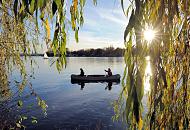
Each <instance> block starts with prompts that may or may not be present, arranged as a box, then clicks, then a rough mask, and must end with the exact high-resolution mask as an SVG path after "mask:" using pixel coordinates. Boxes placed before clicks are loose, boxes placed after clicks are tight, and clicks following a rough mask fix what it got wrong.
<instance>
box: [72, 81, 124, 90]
mask: <svg viewBox="0 0 190 130" xmlns="http://www.w3.org/2000/svg"><path fill="white" fill-rule="evenodd" d="M71 83H72V84H78V85H79V86H80V87H81V88H80V90H84V87H85V84H93V83H100V84H106V87H105V90H109V91H111V90H112V87H113V85H118V84H120V81H118V82H72V81H71Z"/></svg>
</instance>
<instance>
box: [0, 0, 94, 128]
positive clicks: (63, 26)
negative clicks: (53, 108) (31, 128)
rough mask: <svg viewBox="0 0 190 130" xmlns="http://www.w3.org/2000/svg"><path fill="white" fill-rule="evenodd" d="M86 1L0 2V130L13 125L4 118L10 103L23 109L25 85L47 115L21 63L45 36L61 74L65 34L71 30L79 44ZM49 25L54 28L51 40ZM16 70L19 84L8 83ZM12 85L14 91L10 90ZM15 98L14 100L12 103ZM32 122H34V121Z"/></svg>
mask: <svg viewBox="0 0 190 130" xmlns="http://www.w3.org/2000/svg"><path fill="white" fill-rule="evenodd" d="M85 1H86V0H72V1H66V0H0V113H1V114H0V128H5V129H6V128H7V127H11V126H12V123H10V122H9V119H8V117H6V116H8V115H7V114H6V113H7V112H10V109H9V110H7V108H10V102H11V103H12V104H17V107H19V108H20V107H22V105H23V102H22V100H20V99H19V97H20V94H21V93H22V91H23V90H24V89H25V86H28V87H30V88H31V95H34V96H35V97H37V102H38V105H39V106H40V107H41V108H42V110H43V112H44V113H45V112H46V107H47V106H46V103H45V101H44V100H42V99H41V98H40V97H39V96H38V95H37V94H36V93H35V92H34V90H33V89H32V86H31V83H30V82H29V81H30V77H31V76H30V75H29V74H28V73H26V69H25V64H24V60H25V59H26V58H28V55H30V54H31V50H35V48H36V44H37V42H36V41H38V37H44V41H45V43H46V45H47V47H48V48H50V49H52V50H53V52H54V54H55V55H56V53H59V54H60V57H58V58H57V60H56V67H57V69H58V70H59V71H60V70H61V69H62V68H63V67H64V66H65V65H66V43H67V32H68V30H69V29H70V28H71V30H72V31H73V32H74V34H75V39H76V41H77V42H78V31H79V28H80V27H81V26H82V25H83V23H84V18H83V8H84V6H85ZM93 3H94V4H95V5H96V0H93ZM68 16H70V18H68ZM50 22H52V23H53V25H54V26H55V27H54V28H55V29H54V30H53V31H54V37H53V40H52V41H51V39H50V33H51V31H50ZM42 28H44V30H45V35H44V34H41V32H40V30H41V29H42ZM40 35H42V36H40ZM33 41H34V42H33ZM20 54H23V55H24V56H25V58H22V57H21V56H20ZM31 64H33V61H32V60H31ZM15 68H17V69H18V70H19V71H20V75H21V78H22V80H21V81H9V79H10V77H9V75H10V74H11V72H12V71H13V70H14V69H15ZM10 84H11V85H12V86H10ZM14 86H15V87H16V88H17V90H18V91H17V92H15V91H13V90H12V88H13V87H14ZM14 89H15V88H14ZM15 98H16V99H17V100H14V99H15ZM14 106H15V105H13V106H11V107H14ZM6 107H7V108H6ZM16 116H17V117H18V115H16ZM17 117H16V118H15V120H16V121H17ZM24 119H26V117H21V118H20V117H19V121H17V122H16V121H15V124H16V125H17V127H21V122H22V120H24ZM11 120H13V119H11ZM33 122H36V119H35V118H33ZM13 127H14V122H13Z"/></svg>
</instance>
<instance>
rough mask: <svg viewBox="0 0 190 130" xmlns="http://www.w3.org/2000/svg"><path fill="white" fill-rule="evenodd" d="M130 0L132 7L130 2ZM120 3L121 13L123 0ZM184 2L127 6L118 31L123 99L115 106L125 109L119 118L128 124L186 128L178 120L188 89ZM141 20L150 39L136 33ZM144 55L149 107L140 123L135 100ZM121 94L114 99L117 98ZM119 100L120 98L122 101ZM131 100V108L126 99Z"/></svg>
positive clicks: (181, 118) (138, 97) (186, 112)
mask: <svg viewBox="0 0 190 130" xmlns="http://www.w3.org/2000/svg"><path fill="white" fill-rule="evenodd" d="M133 2H135V4H134V5H135V7H134V5H132V4H133ZM121 5H122V9H123V12H124V13H125V8H124V1H123V0H121ZM188 7H190V2H189V1H180V0H168V1H165V0H160V1H154V0H149V1H141V0H135V1H132V3H131V5H130V6H129V8H130V10H132V12H131V16H130V19H129V23H128V25H127V27H126V29H125V32H124V41H125V46H126V52H125V63H126V69H125V72H124V78H123V81H122V85H123V91H122V93H121V95H123V97H124V98H126V99H125V100H124V101H122V100H119V101H120V103H118V106H117V108H121V109H120V111H123V112H125V113H127V114H124V115H123V116H124V117H123V118H126V122H128V121H129V120H128V119H130V122H132V126H131V128H133V129H136V128H138V129H142V128H144V129H175V128H177V129H184V127H185V129H189V127H190V126H189V124H187V123H184V122H186V120H188V122H189V119H190V117H189V113H190V109H188V107H189V102H188V103H187V99H188V98H187V97H189V96H187V95H189V94H190V90H189V89H188V87H189V79H188V78H187V77H189V76H190V59H189V57H190V45H189V42H190V41H189V35H188V34H187V32H188V30H189V29H190V26H189V23H190V22H189V21H190V20H188V17H189V15H190V10H189V9H188ZM131 8H132V9H131ZM128 10H129V9H128ZM128 12H129V11H128ZM147 25H148V26H151V27H153V29H155V31H156V32H157V36H156V39H155V40H153V41H152V43H151V44H150V45H147V43H146V42H144V40H143V39H142V38H143V37H142V33H143V32H142V30H143V29H144V28H146V26H147ZM185 46H186V47H185ZM187 50H188V51H187ZM147 55H149V56H150V61H151V69H152V73H153V74H152V76H151V78H150V86H151V92H150V95H148V96H149V97H148V98H149V107H150V109H149V112H148V116H147V118H146V122H144V123H142V122H141V120H143V119H142V108H141V100H142V97H143V92H144V84H143V81H144V77H145V75H144V73H145V72H144V71H145V57H146V56H147ZM132 65H135V66H132ZM124 81H125V82H124ZM124 91H126V92H125V93H127V96H126V94H125V93H124ZM131 91H133V94H132V95H130V93H131ZM121 95H120V97H119V99H122V98H121ZM129 96H131V97H129ZM123 102H124V103H126V105H125V107H124V106H123V104H124V103H123ZM132 103H133V106H132V108H131V106H129V105H127V104H132ZM122 106H123V107H122ZM122 108H124V109H122ZM137 109H138V110H137ZM128 113H133V114H128ZM182 113H183V114H182ZM117 114H118V112H117ZM187 115H188V116H187ZM117 116H118V115H117ZM142 124H143V125H144V126H143V125H142ZM137 126H138V127H137Z"/></svg>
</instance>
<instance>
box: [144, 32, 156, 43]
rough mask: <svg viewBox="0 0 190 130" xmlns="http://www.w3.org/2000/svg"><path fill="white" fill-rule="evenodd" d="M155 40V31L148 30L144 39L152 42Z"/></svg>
mask: <svg viewBox="0 0 190 130" xmlns="http://www.w3.org/2000/svg"><path fill="white" fill-rule="evenodd" d="M154 38H155V31H154V30H152V29H147V30H145V31H144V39H145V40H147V41H148V42H151V41H152V40H153V39H154Z"/></svg>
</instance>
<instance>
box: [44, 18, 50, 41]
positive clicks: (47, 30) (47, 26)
mask: <svg viewBox="0 0 190 130" xmlns="http://www.w3.org/2000/svg"><path fill="white" fill-rule="evenodd" d="M45 28H46V32H47V38H48V39H50V26H49V22H48V19H46V21H45Z"/></svg>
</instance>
